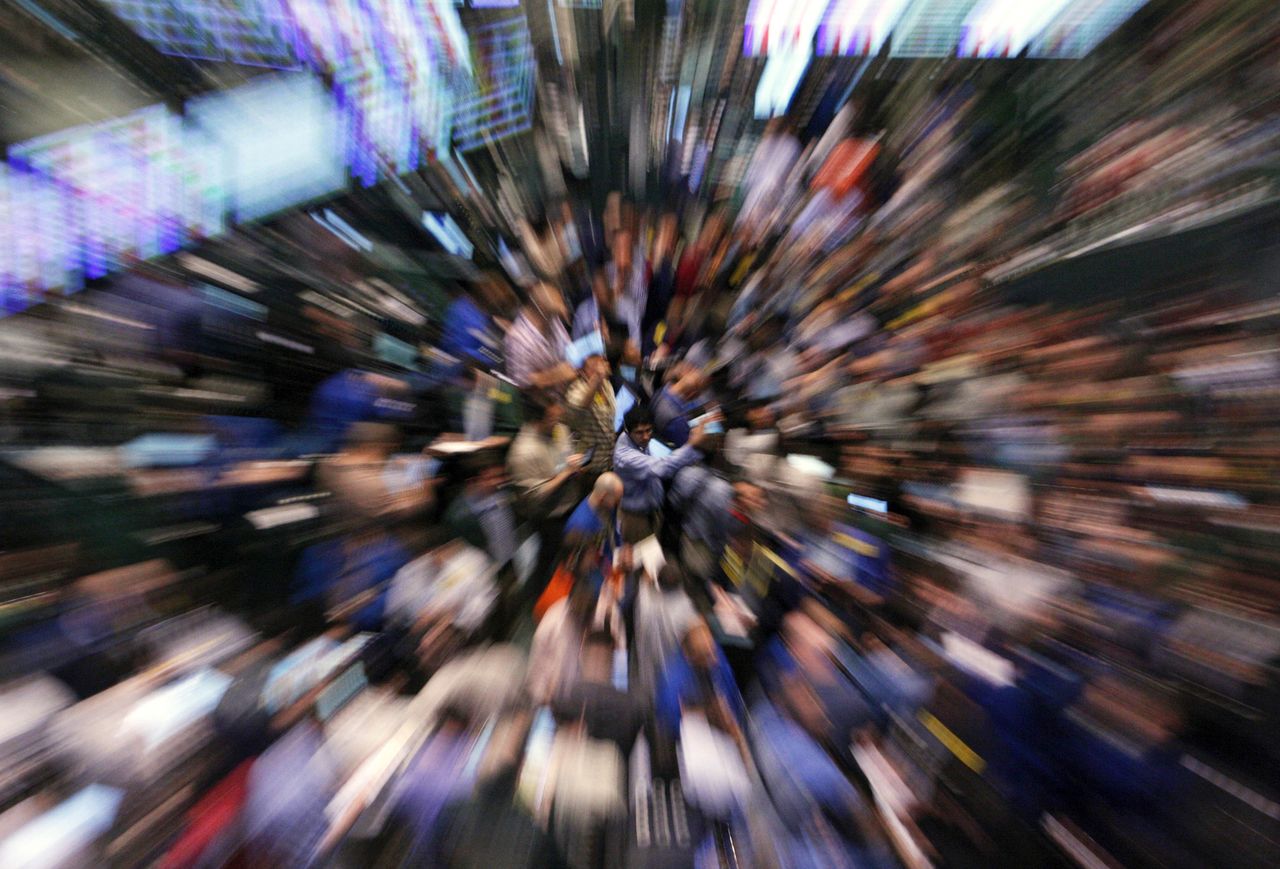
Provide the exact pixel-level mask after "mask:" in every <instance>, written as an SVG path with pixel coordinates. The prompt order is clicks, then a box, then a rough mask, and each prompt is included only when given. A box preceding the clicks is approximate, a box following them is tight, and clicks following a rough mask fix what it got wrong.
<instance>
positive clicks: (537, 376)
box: [512, 362, 578, 389]
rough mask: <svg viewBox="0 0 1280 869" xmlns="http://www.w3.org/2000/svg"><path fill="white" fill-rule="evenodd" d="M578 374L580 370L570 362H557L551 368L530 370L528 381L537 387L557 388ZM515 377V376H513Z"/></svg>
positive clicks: (570, 381) (572, 379) (569, 381)
mask: <svg viewBox="0 0 1280 869" xmlns="http://www.w3.org/2000/svg"><path fill="white" fill-rule="evenodd" d="M577 376H578V372H576V371H574V370H573V366H572V365H570V364H569V363H568V362H557V363H556V364H555V365H552V366H551V367H550V368H543V369H541V370H539V371H530V372H529V373H528V383H529V385H530V386H532V387H534V388H535V389H556V388H558V387H561V386H564V385H565V384H567V383H572V382H573V381H574V380H575V379H576V378H577ZM512 379H513V380H514V379H515V378H514V377H513V378H512Z"/></svg>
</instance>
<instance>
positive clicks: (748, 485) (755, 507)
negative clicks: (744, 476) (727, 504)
mask: <svg viewBox="0 0 1280 869" xmlns="http://www.w3.org/2000/svg"><path fill="white" fill-rule="evenodd" d="M765 504H766V501H765V494H764V489H762V488H761V487H760V486H758V485H756V484H755V483H752V482H751V481H749V480H739V481H738V482H736V483H734V484H733V508H734V509H735V510H737V511H738V512H739V513H741V514H742V515H743V516H746V517H747V518H748V519H750V520H755V519H756V518H757V517H758V516H759V515H760V514H761V513H762V512H764V508H765Z"/></svg>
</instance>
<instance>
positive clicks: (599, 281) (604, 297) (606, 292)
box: [591, 269, 615, 308]
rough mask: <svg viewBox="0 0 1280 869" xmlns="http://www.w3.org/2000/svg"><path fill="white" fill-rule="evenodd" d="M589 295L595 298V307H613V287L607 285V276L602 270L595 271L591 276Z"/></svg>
mask: <svg viewBox="0 0 1280 869" xmlns="http://www.w3.org/2000/svg"><path fill="white" fill-rule="evenodd" d="M591 295H593V296H595V299H596V304H597V305H604V306H605V307H608V308H611V307H613V303H614V298H615V296H614V292H613V285H612V284H610V283H609V276H608V275H606V274H605V273H604V269H597V270H596V272H595V274H593V275H592V276H591Z"/></svg>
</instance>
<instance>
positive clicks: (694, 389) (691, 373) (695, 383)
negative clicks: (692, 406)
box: [671, 367, 707, 401]
mask: <svg viewBox="0 0 1280 869" xmlns="http://www.w3.org/2000/svg"><path fill="white" fill-rule="evenodd" d="M706 388H707V378H706V376H705V375H704V374H703V373H702V371H701V370H700V369H698V368H693V367H690V368H689V369H688V370H687V371H686V372H685V373H684V376H683V377H681V378H680V379H679V380H677V381H676V382H675V385H674V386H672V387H671V389H672V391H673V392H675V394H676V395H678V396H680V397H681V398H682V399H684V400H685V401H688V400H690V399H692V398H696V397H697V396H699V395H701V394H702V392H703V390H705V389H706Z"/></svg>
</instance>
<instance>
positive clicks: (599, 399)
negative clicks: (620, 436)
mask: <svg viewBox="0 0 1280 869" xmlns="http://www.w3.org/2000/svg"><path fill="white" fill-rule="evenodd" d="M590 389H591V387H590V386H589V385H588V384H587V381H585V380H578V381H576V382H575V383H574V384H573V385H572V386H570V387H569V394H568V396H567V404H568V407H567V410H568V413H566V415H565V421H566V422H568V423H569V428H570V429H571V430H572V431H573V432H574V434H576V435H577V436H578V444H577V449H578V451H579V452H586V451H587V450H589V449H591V448H592V447H594V448H595V451H596V453H595V455H594V456H592V457H591V461H590V463H588V464H587V466H586V471H587V473H588V474H603V473H604V472H605V471H607V470H609V469H610V468H611V467H613V441H614V437H615V432H614V429H613V423H614V416H615V414H616V412H617V411H616V408H617V404H618V402H617V397H616V396H615V395H614V392H613V384H612V383H610V382H609V381H607V380H606V381H605V382H604V383H603V384H601V386H600V389H599V390H597V391H596V393H595V394H594V395H593V394H592V393H591V391H590Z"/></svg>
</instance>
